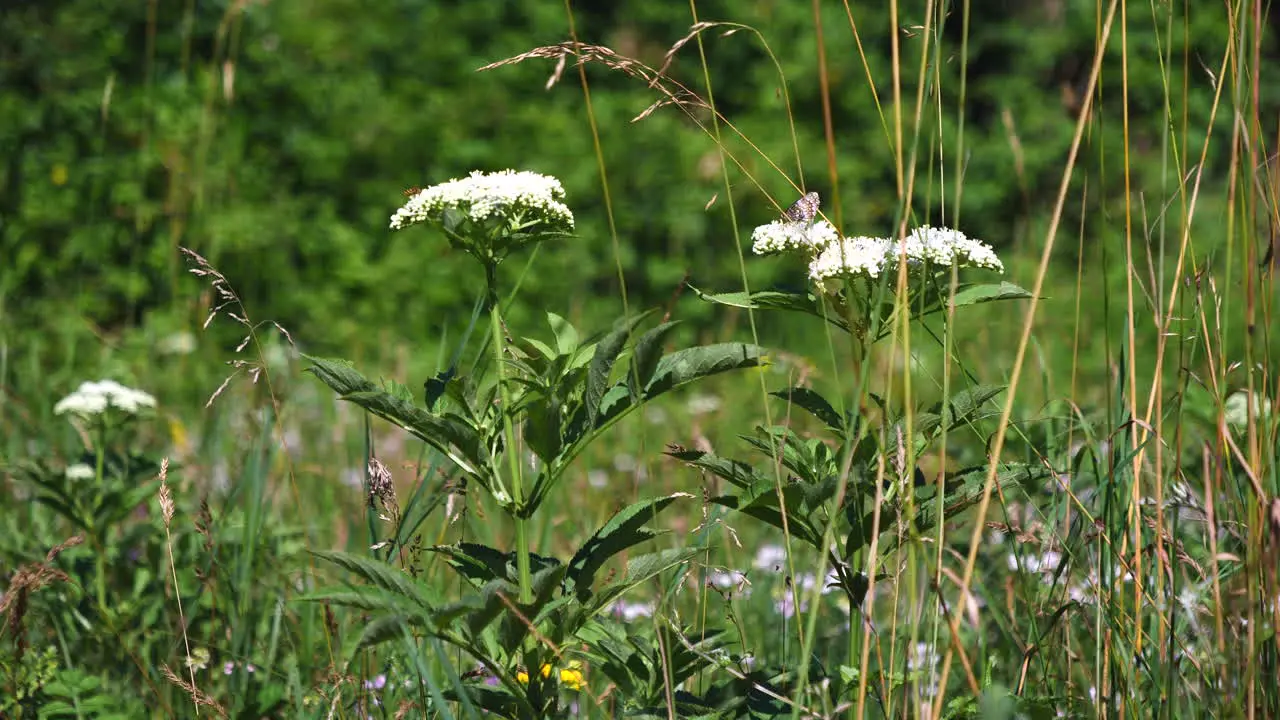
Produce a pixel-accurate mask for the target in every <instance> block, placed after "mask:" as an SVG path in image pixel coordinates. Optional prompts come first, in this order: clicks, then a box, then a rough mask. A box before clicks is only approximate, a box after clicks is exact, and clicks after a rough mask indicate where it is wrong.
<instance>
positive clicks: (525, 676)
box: [516, 664, 551, 685]
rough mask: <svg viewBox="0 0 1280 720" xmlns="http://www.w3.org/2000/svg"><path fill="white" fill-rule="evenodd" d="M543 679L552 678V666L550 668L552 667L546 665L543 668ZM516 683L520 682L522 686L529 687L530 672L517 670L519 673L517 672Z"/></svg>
mask: <svg viewBox="0 0 1280 720" xmlns="http://www.w3.org/2000/svg"><path fill="white" fill-rule="evenodd" d="M542 677H544V678H548V677H551V666H550V665H546V664H544V665H543V666H542ZM516 681H517V682H519V683H520V684H521V685H528V684H529V673H528V672H526V671H524V670H517V671H516Z"/></svg>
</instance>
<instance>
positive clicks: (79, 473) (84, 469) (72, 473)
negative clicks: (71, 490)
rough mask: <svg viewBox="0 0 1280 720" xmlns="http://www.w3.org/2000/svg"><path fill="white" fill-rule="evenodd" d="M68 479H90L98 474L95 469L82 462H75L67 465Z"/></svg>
mask: <svg viewBox="0 0 1280 720" xmlns="http://www.w3.org/2000/svg"><path fill="white" fill-rule="evenodd" d="M66 472H67V479H68V480H92V479H93V478H94V477H96V476H97V475H98V473H97V471H96V470H94V469H93V468H91V467H89V466H88V465H86V464H84V463H76V464H75V465H70V466H68V467H67V471H66Z"/></svg>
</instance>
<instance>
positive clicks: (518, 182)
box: [391, 170, 573, 232]
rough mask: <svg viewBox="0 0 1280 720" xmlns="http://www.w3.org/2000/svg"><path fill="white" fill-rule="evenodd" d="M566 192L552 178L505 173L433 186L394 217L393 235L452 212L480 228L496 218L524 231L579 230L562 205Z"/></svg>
mask: <svg viewBox="0 0 1280 720" xmlns="http://www.w3.org/2000/svg"><path fill="white" fill-rule="evenodd" d="M563 198H564V187H563V186H561V185H560V181H559V180H557V179H556V178H553V177H551V176H549V175H539V174H538V173H534V172H525V171H521V172H517V171H515V170H502V171H499V172H495V173H484V172H480V171H479V170H476V171H474V172H472V173H471V175H470V176H468V177H465V178H462V179H461V180H459V179H454V180H450V181H449V182H446V183H442V184H440V185H433V186H431V187H429V188H427V189H426V190H423V191H422V192H419V193H418V194H416V195H414V196H413V197H411V198H409V201H408V202H406V203H405V204H404V207H402V208H400V209H399V210H397V211H396V214H395V215H392V216H391V229H392V230H399V229H401V228H404V227H408V226H410V225H413V224H415V223H420V222H428V221H431V222H437V221H439V220H440V219H441V218H442V217H443V216H444V212H445V211H446V210H456V211H459V212H461V213H463V214H465V215H466V216H467V217H469V218H470V219H471V220H472V221H474V222H482V221H486V220H489V219H493V218H498V219H503V220H506V221H508V222H516V221H518V222H520V223H521V224H522V225H527V224H529V223H534V222H541V223H545V224H546V225H548V226H550V229H551V230H558V231H564V232H567V231H569V230H572V229H573V212H572V211H570V210H569V208H568V206H566V205H565V204H564V203H562V202H560V201H561V200H562V199H563Z"/></svg>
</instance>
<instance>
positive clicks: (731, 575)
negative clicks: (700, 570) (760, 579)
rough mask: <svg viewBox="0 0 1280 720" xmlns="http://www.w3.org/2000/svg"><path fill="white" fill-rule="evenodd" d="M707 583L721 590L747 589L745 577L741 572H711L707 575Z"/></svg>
mask: <svg viewBox="0 0 1280 720" xmlns="http://www.w3.org/2000/svg"><path fill="white" fill-rule="evenodd" d="M707 582H709V583H711V585H713V586H714V587H718V588H720V589H721V590H727V589H729V588H737V587H742V588H745V589H749V588H747V585H748V583H747V575H746V573H744V572H742V571H741V570H712V571H711V572H709V573H707Z"/></svg>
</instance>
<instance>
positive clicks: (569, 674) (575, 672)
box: [516, 660, 587, 690]
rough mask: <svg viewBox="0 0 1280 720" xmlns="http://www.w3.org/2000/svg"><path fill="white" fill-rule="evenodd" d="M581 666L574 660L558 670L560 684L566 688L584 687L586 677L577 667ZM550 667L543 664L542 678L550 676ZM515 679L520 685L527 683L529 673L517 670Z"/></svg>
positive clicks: (577, 688)
mask: <svg viewBox="0 0 1280 720" xmlns="http://www.w3.org/2000/svg"><path fill="white" fill-rule="evenodd" d="M581 666H582V663H580V662H578V661H577V660H574V661H573V662H571V663H569V666H568V667H566V668H564V669H562V670H560V672H559V678H560V684H561V685H564V686H565V687H566V688H568V689H570V690H581V689H582V688H584V687H586V684H587V681H586V677H585V676H583V674H582V670H580V669H579V668H580V667H581ZM552 669H553V668H552V667H551V665H549V664H544V665H543V666H542V669H541V671H540V672H541V673H542V677H544V678H549V677H551V671H552ZM516 681H517V682H519V683H520V684H521V685H528V684H529V673H528V672H527V671H525V670H517V671H516Z"/></svg>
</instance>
